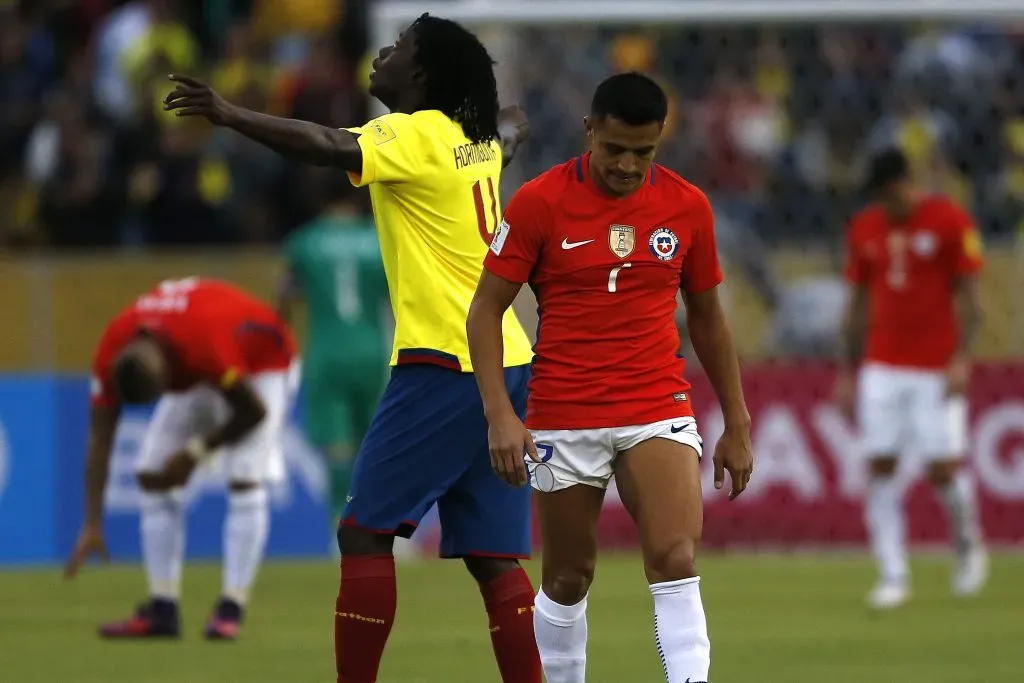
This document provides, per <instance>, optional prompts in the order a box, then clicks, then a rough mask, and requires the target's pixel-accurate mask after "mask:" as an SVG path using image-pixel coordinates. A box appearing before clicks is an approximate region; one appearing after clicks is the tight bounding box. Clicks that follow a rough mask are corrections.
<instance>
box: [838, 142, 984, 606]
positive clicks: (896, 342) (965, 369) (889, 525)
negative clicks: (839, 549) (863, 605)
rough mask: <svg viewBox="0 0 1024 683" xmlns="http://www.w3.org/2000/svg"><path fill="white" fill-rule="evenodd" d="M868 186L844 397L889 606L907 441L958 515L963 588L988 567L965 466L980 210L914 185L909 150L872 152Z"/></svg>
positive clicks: (902, 579)
mask: <svg viewBox="0 0 1024 683" xmlns="http://www.w3.org/2000/svg"><path fill="white" fill-rule="evenodd" d="M868 187H869V190H870V191H871V192H872V193H873V194H874V195H875V199H876V200H877V201H876V203H874V204H872V205H871V206H869V207H868V208H866V209H864V210H863V211H862V212H861V213H859V214H858V215H857V216H855V217H854V218H853V220H852V221H851V223H850V227H849V232H848V235H847V251H848V254H847V267H846V278H847V280H848V281H849V283H850V288H851V293H850V298H849V304H848V310H847V314H846V323H845V333H844V335H843V349H842V353H841V357H840V372H839V378H838V383H837V387H836V397H837V400H838V402H839V404H840V405H841V406H843V407H844V408H845V409H846V411H847V412H848V413H849V414H851V415H852V414H853V413H854V412H856V419H857V423H858V426H859V430H860V433H861V439H862V442H863V446H864V449H865V451H866V455H867V457H868V458H869V459H870V468H871V480H870V483H869V488H868V494H867V499H866V501H865V506H864V507H865V519H866V523H867V528H868V534H869V536H870V540H871V546H872V550H873V552H874V554H875V559H876V560H877V562H878V568H879V575H880V576H879V582H878V584H877V585H876V586H875V587H874V589H873V590H872V591H871V593H870V594H869V595H868V602H869V604H871V605H872V606H874V607H877V608H889V607H896V606H897V605H900V604H901V603H903V602H904V601H905V600H906V599H907V597H908V596H909V575H908V572H909V568H908V565H907V551H906V540H905V535H906V531H905V519H904V517H905V514H904V511H903V508H902V500H901V491H900V490H899V483H898V482H897V480H896V478H895V477H894V474H895V473H896V469H897V459H898V457H899V456H900V455H901V454H903V453H905V452H908V451H916V453H917V455H919V456H921V457H922V458H924V460H925V462H926V463H927V475H928V479H929V480H930V481H931V482H932V484H933V485H934V486H935V487H936V489H937V490H938V492H939V494H940V495H941V497H942V500H943V502H944V503H945V506H946V510H947V513H948V515H949V522H950V528H951V530H952V535H953V547H954V550H955V552H956V556H957V564H956V569H955V571H954V574H953V591H954V593H955V594H957V595H961V596H967V595H973V594H975V593H977V592H978V591H980V590H981V588H982V586H983V585H984V583H985V581H986V579H987V578H988V558H987V555H986V553H985V550H984V547H983V544H982V537H981V528H980V524H979V520H978V510H977V501H976V498H975V491H974V485H973V482H972V480H971V477H970V474H969V473H968V472H967V471H965V470H963V469H962V468H961V464H962V462H963V459H964V457H965V455H966V452H967V402H966V397H965V389H966V386H967V380H968V374H969V370H970V358H969V352H970V346H971V342H972V340H973V338H974V336H975V332H976V331H977V328H978V322H979V307H978V287H977V274H978V272H979V271H980V270H981V267H982V254H981V240H980V238H979V236H978V233H977V230H976V229H975V227H974V221H973V220H972V219H971V217H970V216H969V215H967V213H966V212H965V211H964V210H963V209H961V208H960V207H959V206H957V205H956V204H955V203H954V202H953V201H952V200H950V199H949V198H948V197H945V196H942V195H930V194H927V193H926V192H925V191H924V190H923V189H921V188H920V187H918V186H917V185H915V183H914V182H913V179H912V178H911V177H910V173H909V164H908V163H907V159H906V157H905V156H904V155H903V154H902V153H901V152H899V151H896V150H888V151H885V152H883V153H881V154H879V155H878V156H877V157H875V158H874V159H873V161H872V165H871V169H870V173H869V179H868ZM858 363H859V364H860V369H859V372H857V374H856V376H855V371H856V367H857V365H858ZM855 406H856V410H854V407H855Z"/></svg>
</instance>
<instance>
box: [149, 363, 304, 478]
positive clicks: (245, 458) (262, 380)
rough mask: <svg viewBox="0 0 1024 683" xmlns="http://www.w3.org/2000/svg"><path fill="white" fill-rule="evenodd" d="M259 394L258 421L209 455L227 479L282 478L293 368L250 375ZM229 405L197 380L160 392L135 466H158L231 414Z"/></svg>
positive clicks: (150, 470)
mask: <svg viewBox="0 0 1024 683" xmlns="http://www.w3.org/2000/svg"><path fill="white" fill-rule="evenodd" d="M249 380H250V382H251V383H252V387H253V389H254V390H255V391H256V394H257V395H258V396H259V397H260V398H261V399H263V404H264V406H266V409H267V414H266V417H264V419H263V422H261V423H260V424H259V425H257V426H256V428H255V429H254V430H253V431H252V432H250V433H249V434H248V435H246V436H245V437H244V438H243V439H242V440H241V441H238V442H236V443H233V444H231V445H229V446H224V447H223V448H221V449H220V450H219V451H218V452H217V453H215V454H214V457H213V458H212V459H211V464H212V465H213V466H215V467H216V466H218V465H219V466H221V467H222V468H223V471H224V475H225V477H226V478H227V480H228V481H236V482H257V483H268V484H270V483H277V482H280V481H283V480H284V476H285V468H284V452H283V450H282V441H283V438H282V437H283V434H284V424H285V418H286V416H287V413H288V406H289V403H290V401H291V398H292V394H293V393H294V373H293V372H292V371H289V370H278V371H274V372H264V373H260V374H257V375H253V376H251V377H250V378H249ZM230 411H231V408H230V407H229V406H228V404H227V402H226V401H225V400H224V397H223V396H221V394H220V392H219V391H217V390H216V389H214V388H213V387H211V386H207V385H199V386H196V387H193V388H192V389H189V390H188V391H184V392H180V393H168V394H164V395H163V397H161V398H160V401H159V402H158V403H157V405H156V410H155V411H154V412H153V417H152V418H150V421H149V425H148V426H147V428H146V435H145V437H144V438H143V440H142V445H141V448H140V452H139V457H138V460H137V461H136V463H135V471H136V472H159V471H161V470H162V469H163V467H164V464H165V463H166V462H167V460H168V459H169V458H170V457H171V456H172V455H174V454H175V453H177V452H178V451H180V450H181V449H182V448H184V447H185V444H186V443H187V442H188V440H189V439H191V438H192V437H194V436H204V435H206V434H208V433H209V432H210V431H212V430H214V429H216V428H217V427H218V426H220V425H222V424H224V422H226V421H227V420H228V418H229V417H230Z"/></svg>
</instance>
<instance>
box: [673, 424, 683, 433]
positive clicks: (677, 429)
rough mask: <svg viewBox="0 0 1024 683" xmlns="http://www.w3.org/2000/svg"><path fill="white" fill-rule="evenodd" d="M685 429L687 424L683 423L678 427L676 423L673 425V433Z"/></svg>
mask: <svg viewBox="0 0 1024 683" xmlns="http://www.w3.org/2000/svg"><path fill="white" fill-rule="evenodd" d="M684 429H686V425H683V426H682V427H676V426H675V425H672V433H673V434H678V433H679V432H681V431H683V430H684Z"/></svg>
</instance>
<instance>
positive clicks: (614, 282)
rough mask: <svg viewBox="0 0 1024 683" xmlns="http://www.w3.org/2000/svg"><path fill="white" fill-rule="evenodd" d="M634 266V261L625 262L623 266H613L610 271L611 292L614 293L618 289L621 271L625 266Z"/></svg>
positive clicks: (609, 285)
mask: <svg viewBox="0 0 1024 683" xmlns="http://www.w3.org/2000/svg"><path fill="white" fill-rule="evenodd" d="M632 267H633V264H632V263H623V264H622V265H621V266H615V267H614V268H612V270H611V272H610V273H608V291H609V292H612V293H614V292H616V291H617V287H618V282H619V271H620V270H622V269H623V268H632Z"/></svg>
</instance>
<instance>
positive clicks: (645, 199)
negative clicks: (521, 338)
mask: <svg viewBox="0 0 1024 683" xmlns="http://www.w3.org/2000/svg"><path fill="white" fill-rule="evenodd" d="M666 113H667V101H666V97H665V93H664V92H663V91H662V90H661V88H660V87H658V85H657V84H655V83H654V82H653V81H652V80H650V79H648V78H647V77H645V76H642V75H640V74H635V73H627V74H619V75H616V76H612V77H611V78H609V79H607V80H605V81H604V82H603V83H602V84H601V85H600V86H598V88H597V91H596V92H595V94H594V98H593V102H592V105H591V112H590V116H589V117H588V118H587V119H586V131H587V137H588V139H589V146H590V151H589V152H588V153H587V154H584V155H583V156H581V157H579V158H576V159H573V160H572V161H569V162H567V163H565V164H562V165H560V166H556V167H554V168H553V169H551V170H550V171H548V172H546V173H544V174H542V175H541V176H539V177H537V178H535V179H534V180H532V181H530V182H528V183H527V184H525V185H524V186H523V187H522V188H520V190H519V191H518V192H517V193H516V195H515V196H514V197H513V198H512V201H511V202H510V203H509V206H508V208H507V210H506V212H505V216H504V221H503V222H502V224H501V225H500V227H499V230H498V231H497V233H496V234H495V237H494V240H493V241H492V242H491V246H490V253H489V254H488V255H487V259H486V261H485V270H484V272H483V274H482V276H481V278H480V283H479V286H478V288H477V292H476V295H475V298H474V300H473V303H472V305H471V306H470V313H469V319H468V322H467V328H468V334H469V346H470V352H471V354H472V358H473V365H474V367H475V368H476V371H477V375H476V376H477V382H478V383H479V385H480V392H481V395H482V397H483V402H484V407H485V411H486V414H487V419H488V422H489V423H490V435H489V441H490V451H491V458H492V464H493V466H494V468H495V470H496V471H497V472H498V473H499V474H500V475H501V476H502V477H503V478H505V479H506V481H508V482H509V483H510V484H512V485H519V486H521V485H524V484H526V483H527V480H528V479H529V482H530V483H531V484H532V486H533V488H534V489H535V493H536V494H537V495H536V499H537V510H538V517H539V521H540V528H541V535H542V541H543V546H544V555H543V568H542V588H541V590H540V591H539V592H538V595H537V598H536V602H535V611H534V630H535V632H536V637H537V644H538V647H539V649H540V653H541V660H542V662H543V666H544V675H545V676H546V678H547V681H548V682H549V683H582V681H584V679H585V669H586V646H587V622H586V607H587V592H588V590H589V588H590V583H591V581H592V580H593V576H594V564H595V559H596V554H597V521H598V516H599V515H600V512H601V505H602V502H603V500H604V495H605V489H606V488H607V486H608V482H609V480H610V479H611V477H612V475H614V476H615V479H616V482H617V485H618V491H619V495H620V496H621V498H622V501H623V504H624V505H625V506H626V509H627V510H628V511H629V513H630V515H631V516H632V517H633V520H634V521H635V523H636V525H637V528H638V531H639V534H640V540H641V547H642V549H643V557H644V569H645V571H646V574H647V579H648V581H649V583H650V589H651V593H652V595H653V596H654V611H655V638H656V640H657V645H658V651H659V654H660V656H661V660H662V663H663V666H664V669H665V676H666V679H667V680H668V681H671V682H677V683H678V682H681V681H690V682H691V683H697V682H698V681H707V678H708V669H709V667H710V662H711V659H710V654H711V650H710V643H709V640H708V634H707V627H706V624H705V619H704V609H703V606H702V604H701V599H700V590H699V583H698V582H699V580H700V578H699V576H698V575H697V569H696V565H695V563H694V554H695V550H696V546H697V543H698V540H699V538H700V533H701V525H702V517H703V506H702V500H701V485H700V470H699V460H700V456H701V449H702V443H703V442H702V439H701V437H700V435H699V433H698V431H697V424H696V422H695V420H694V418H693V411H692V408H691V402H690V397H689V394H688V390H689V384H687V382H686V380H685V379H683V369H684V365H685V362H684V360H683V359H682V358H681V357H678V356H677V355H676V351H677V349H678V348H679V333H678V331H677V328H676V325H675V320H674V315H675V310H676V292H678V291H679V290H680V289H681V290H682V292H683V295H684V298H685V301H686V310H687V322H688V329H689V330H690V336H691V339H692V341H693V346H694V349H695V351H696V352H697V355H698V356H699V358H700V360H701V362H702V364H703V366H704V368H705V370H706V372H707V373H708V376H709V378H710V380H711V382H712V384H713V385H714V388H715V391H716V393H717V395H718V398H719V401H720V403H721V406H722V410H723V412H724V417H725V432H724V434H723V436H722V438H721V439H720V440H719V441H718V445H717V447H716V449H715V456H714V463H715V486H716V487H721V486H722V485H723V482H724V470H726V469H727V470H729V472H730V474H731V477H732V491H731V495H730V498H735V497H736V496H738V495H739V494H740V493H741V492H742V491H743V490H744V488H745V487H746V485H747V481H748V479H749V477H750V474H751V470H752V460H751V451H750V437H749V425H750V417H749V415H748V413H747V409H746V406H745V403H744V399H743V391H742V388H741V386H740V374H739V365H738V363H737V359H736V351H735V347H734V345H733V341H732V335H731V333H730V332H729V328H728V326H727V325H726V321H725V316H724V314H723V312H722V308H721V306H720V304H719V300H718V294H717V289H716V288H717V286H718V284H719V283H720V282H721V281H722V273H721V270H720V268H719V264H718V257H717V254H716V249H715V235H714V225H713V217H712V212H711V206H710V205H709V203H708V200H707V198H706V197H705V196H704V194H703V193H702V192H701V191H700V190H698V189H697V188H696V187H694V186H693V185H691V184H689V183H687V182H686V181H685V180H683V179H682V178H680V177H679V176H678V175H676V174H675V173H673V172H672V171H670V170H668V169H667V168H664V167H662V166H659V165H657V164H654V163H653V159H654V155H655V152H656V150H657V148H658V144H659V142H660V139H661V133H662V128H663V126H664V122H665V116H666ZM524 283H529V284H530V286H531V287H532V288H533V290H534V292H535V293H536V295H537V301H538V307H539V309H540V329H539V332H538V341H537V344H536V347H535V353H536V358H535V360H534V375H533V379H532V381H531V383H530V397H529V403H528V407H527V417H526V425H525V426H524V425H523V423H522V422H520V420H519V418H518V417H517V416H516V413H515V411H514V410H513V407H512V406H511V405H510V403H509V401H508V399H507V398H506V393H505V386H504V382H503V378H502V372H501V357H502V343H501V317H502V314H503V313H504V311H505V310H506V309H507V308H508V307H509V306H510V305H511V304H512V301H513V300H514V299H515V297H516V294H517V293H518V291H519V289H520V287H521V286H522V285H523V284H524ZM524 453H527V454H528V455H529V458H530V462H529V468H528V469H527V463H525V462H524Z"/></svg>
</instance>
